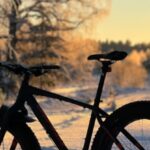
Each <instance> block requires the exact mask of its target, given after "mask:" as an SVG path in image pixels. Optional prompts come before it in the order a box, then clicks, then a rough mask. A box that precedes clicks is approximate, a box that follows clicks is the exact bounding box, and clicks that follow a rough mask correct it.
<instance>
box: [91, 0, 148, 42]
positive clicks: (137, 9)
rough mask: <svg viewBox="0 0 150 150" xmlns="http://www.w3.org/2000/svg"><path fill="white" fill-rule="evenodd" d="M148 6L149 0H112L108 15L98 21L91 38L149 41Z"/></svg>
mask: <svg viewBox="0 0 150 150" xmlns="http://www.w3.org/2000/svg"><path fill="white" fill-rule="evenodd" d="M149 6H150V1H149V0H138V1H137V0H113V1H112V7H111V10H110V14H109V16H108V17H106V18H105V19H104V20H102V21H100V22H98V24H97V27H96V30H95V33H93V35H92V36H93V38H96V39H98V40H99V39H101V40H102V41H104V40H114V41H119V40H122V41H126V40H130V41H131V42H132V43H138V42H146V43H148V42H150V9H149Z"/></svg>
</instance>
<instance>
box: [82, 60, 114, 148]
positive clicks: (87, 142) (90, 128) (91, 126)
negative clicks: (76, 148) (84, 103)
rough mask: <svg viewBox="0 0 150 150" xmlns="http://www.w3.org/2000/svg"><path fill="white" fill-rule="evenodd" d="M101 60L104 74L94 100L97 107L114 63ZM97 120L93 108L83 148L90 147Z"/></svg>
mask: <svg viewBox="0 0 150 150" xmlns="http://www.w3.org/2000/svg"><path fill="white" fill-rule="evenodd" d="M101 62H102V65H103V66H102V75H101V77H100V81H99V85H98V89H97V93H96V97H95V101H94V107H96V108H97V107H98V106H99V103H100V98H101V94H102V90H103V85H104V81H105V77H106V74H107V72H110V71H111V67H110V65H111V64H112V62H111V61H101ZM95 120H96V116H95V113H94V110H93V111H92V113H91V117H90V121H89V126H88V130H87V134H86V138H85V143H84V146H83V150H88V149H89V145H90V141H91V138H92V133H93V129H94V125H95Z"/></svg>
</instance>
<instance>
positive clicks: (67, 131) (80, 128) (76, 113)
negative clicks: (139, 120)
mask: <svg viewBox="0 0 150 150" xmlns="http://www.w3.org/2000/svg"><path fill="white" fill-rule="evenodd" d="M80 90H81V91H82V92H83V93H86V94H85V96H83V93H82V92H81V93H80V92H79V91H80ZM94 90H95V87H92V88H91V89H89V88H87V87H84V88H83V89H80V88H77V87H75V88H73V87H72V88H68V90H67V88H64V89H61V90H60V89H54V91H55V92H58V91H59V93H61V94H63V95H71V96H73V97H76V96H79V97H81V96H82V97H86V96H87V95H88V94H89V95H91V93H90V92H91V91H92V92H93V91H94ZM93 95H94V94H93ZM93 95H92V96H93ZM113 98H114V99H115V105H116V108H118V107H120V106H122V105H124V104H126V103H129V102H133V101H136V100H150V92H149V89H132V90H129V89H128V90H125V91H123V92H120V94H117V95H116V96H115V97H113ZM89 99H91V98H89ZM110 102H111V101H109V98H107V99H106V98H105V99H104V102H103V103H102V104H101V107H102V108H103V109H105V110H112V109H111V105H110ZM39 103H40V105H41V106H42V107H43V108H44V110H45V112H46V113H47V114H48V117H49V118H50V120H51V121H52V123H53V124H54V126H55V127H56V129H57V131H58V133H59V134H60V136H61V137H62V139H63V140H64V142H65V144H66V145H67V146H68V148H69V150H81V149H82V146H83V143H84V138H85V135H86V129H87V126H88V121H89V116H90V111H89V110H87V109H83V108H80V107H77V106H75V105H72V104H68V103H64V102H59V101H55V100H50V99H43V101H40V102H39ZM30 126H31V128H32V129H33V130H34V131H35V133H36V136H37V137H38V139H39V142H40V144H41V146H42V149H43V150H55V149H57V148H56V147H55V145H54V144H53V143H52V142H51V141H50V140H49V138H48V136H47V135H46V133H45V132H44V130H43V128H42V127H41V126H40V124H39V123H38V122H37V121H36V122H34V123H31V124H30ZM97 128H98V124H96V127H95V131H94V135H95V132H96V130H97ZM132 128H133V127H132ZM134 130H135V128H134ZM147 130H148V131H150V129H147Z"/></svg>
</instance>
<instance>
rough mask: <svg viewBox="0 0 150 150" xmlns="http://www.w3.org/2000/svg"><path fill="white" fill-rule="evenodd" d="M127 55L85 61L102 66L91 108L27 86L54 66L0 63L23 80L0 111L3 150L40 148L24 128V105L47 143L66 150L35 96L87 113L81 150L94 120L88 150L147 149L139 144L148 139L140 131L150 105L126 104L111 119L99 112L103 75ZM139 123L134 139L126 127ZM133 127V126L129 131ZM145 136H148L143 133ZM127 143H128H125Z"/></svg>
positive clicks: (149, 113)
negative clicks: (51, 142)
mask: <svg viewBox="0 0 150 150" xmlns="http://www.w3.org/2000/svg"><path fill="white" fill-rule="evenodd" d="M126 56H127V53H125V52H120V51H113V52H110V53H107V54H95V55H91V56H89V57H88V59H89V60H98V61H100V62H101V63H102V74H101V77H100V81H99V84H98V88H97V93H96V96H95V100H94V104H88V103H84V102H81V101H78V100H75V99H73V98H69V97H65V96H62V95H59V94H56V93H52V92H49V91H46V90H43V89H40V88H37V87H33V86H32V85H30V84H29V81H30V78H31V76H41V75H43V74H45V73H48V72H49V71H51V70H52V69H59V68H60V67H59V66H57V65H39V66H33V67H24V66H23V65H21V64H11V63H8V62H0V67H2V68H6V69H7V70H9V71H11V72H13V73H15V74H18V75H22V76H23V80H22V83H21V86H20V89H19V93H18V96H17V98H16V101H15V103H14V104H13V105H12V106H11V107H10V108H8V107H7V106H2V107H1V109H0V127H1V128H0V143H1V148H3V149H5V150H6V149H10V150H15V149H22V150H40V149H41V148H40V145H39V142H38V140H37V138H36V137H35V135H34V133H33V131H32V130H31V129H30V128H29V127H28V125H27V123H28V122H32V121H33V119H32V118H30V117H29V116H28V110H27V109H26V107H25V103H27V104H28V105H29V107H30V108H31V110H32V111H33V113H34V115H35V116H36V118H37V119H38V120H39V122H40V123H41V125H42V126H43V128H44V130H45V131H46V133H47V134H48V135H49V137H50V139H52V140H53V142H54V143H55V145H56V147H57V148H58V149H59V150H68V148H67V146H66V145H65V144H64V142H63V140H62V139H61V137H60V136H59V134H58V133H57V131H56V129H55V128H54V126H53V125H52V123H51V121H50V120H49V119H48V117H47V116H46V114H45V113H44V111H43V110H42V108H41V107H40V105H39V104H38V102H37V101H36V99H35V96H36V95H40V96H45V97H50V98H53V100H55V99H57V100H60V101H65V102H68V103H72V104H74V105H78V106H80V107H83V108H87V109H89V110H91V116H90V120H89V125H88V127H87V134H86V137H85V142H84V145H83V150H89V148H90V143H91V139H92V134H93V129H94V126H95V121H96V120H97V121H98V123H99V126H100V128H99V129H98V131H97V133H96V135H95V138H94V141H93V143H92V146H91V149H92V150H110V149H119V150H126V149H132V150H134V149H139V150H145V149H149V148H148V145H149V144H148V145H147V144H145V142H143V141H148V143H149V140H150V137H148V135H144V132H143V130H144V129H145V128H144V127H143V124H144V121H145V120H146V122H147V120H149V119H150V109H149V108H150V102H149V101H138V102H133V103H129V104H127V105H125V106H123V107H121V108H119V109H117V110H116V111H114V112H113V113H112V114H111V115H109V114H107V113H106V112H105V111H104V110H102V109H101V108H100V102H101V94H102V90H103V85H104V81H105V77H106V74H107V72H110V71H111V65H112V64H113V63H114V62H116V61H120V60H123V59H124V58H125V57H126ZM139 121H140V122H141V121H142V124H141V125H138V127H140V128H141V131H142V136H143V137H142V138H143V139H141V138H139V137H137V136H136V135H134V134H133V133H132V130H130V127H129V128H128V126H130V124H131V125H132V124H133V123H134V122H139ZM135 127H136V126H135V125H134V126H133V128H135ZM7 133H11V135H12V136H13V138H12V140H10V141H11V143H9V144H8V143H7V144H6V146H5V144H4V143H5V135H6V134H7ZM147 134H148V133H147ZM141 141H142V142H141ZM127 142H128V143H127Z"/></svg>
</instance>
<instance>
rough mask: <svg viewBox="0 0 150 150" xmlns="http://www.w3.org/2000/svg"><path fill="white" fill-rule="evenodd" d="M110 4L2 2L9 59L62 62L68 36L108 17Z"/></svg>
mask: <svg viewBox="0 0 150 150" xmlns="http://www.w3.org/2000/svg"><path fill="white" fill-rule="evenodd" d="M109 4H110V0H1V1H0V25H1V28H3V32H2V34H1V35H0V39H2V38H5V39H6V40H7V49H6V50H5V51H7V53H5V54H6V59H5V60H9V61H21V62H25V63H28V64H34V63H40V62H41V61H43V62H44V61H46V60H48V61H49V60H50V61H51V62H53V60H55V58H57V59H62V57H61V53H60V50H61V51H62V50H63V44H64V41H65V39H64V37H66V36H64V35H65V33H66V32H68V31H72V30H73V31H74V30H75V29H77V28H79V27H81V25H82V27H83V24H84V23H85V22H87V21H88V20H90V19H95V17H99V16H101V15H104V14H105V13H106V12H107V11H108V8H109ZM86 25H87V24H86ZM69 34H70V32H69Z"/></svg>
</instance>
